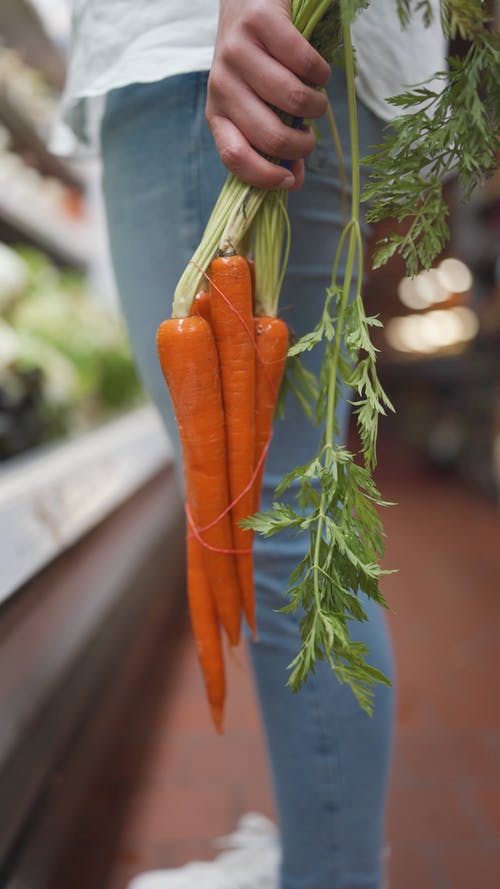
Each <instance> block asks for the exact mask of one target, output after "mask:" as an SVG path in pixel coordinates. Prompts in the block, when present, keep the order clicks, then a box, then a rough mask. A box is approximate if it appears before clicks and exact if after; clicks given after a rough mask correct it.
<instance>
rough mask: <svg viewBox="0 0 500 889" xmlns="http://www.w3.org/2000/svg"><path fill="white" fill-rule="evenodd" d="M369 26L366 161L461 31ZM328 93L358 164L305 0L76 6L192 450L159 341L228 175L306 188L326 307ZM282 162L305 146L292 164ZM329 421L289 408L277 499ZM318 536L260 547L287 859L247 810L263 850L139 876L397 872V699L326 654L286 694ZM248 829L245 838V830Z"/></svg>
mask: <svg viewBox="0 0 500 889" xmlns="http://www.w3.org/2000/svg"><path fill="white" fill-rule="evenodd" d="M436 8H437V7H436ZM353 32H354V39H355V44H356V48H357V74H358V80H357V89H358V97H359V99H360V101H359V128H360V143H361V152H362V154H366V153H367V152H368V148H369V146H370V145H373V144H377V143H379V142H380V141H381V136H382V126H383V121H384V119H385V120H387V119H388V118H390V117H391V115H392V114H393V109H391V106H389V105H388V104H387V103H386V102H385V99H384V97H385V96H387V95H391V94H394V93H396V92H398V91H400V87H401V86H402V85H403V84H405V83H412V82H415V81H418V80H422V79H423V78H425V77H428V76H429V75H430V74H432V73H433V72H434V71H436V70H439V69H442V67H443V57H444V41H443V37H442V34H441V32H440V29H439V27H438V22H437V21H436V22H435V24H434V26H433V27H431V28H430V29H429V30H428V31H425V29H424V27H423V25H422V23H421V22H417V21H414V22H412V23H411V25H410V27H409V28H408V29H407V30H406V31H403V30H401V28H400V26H399V23H398V21H397V17H396V12H395V4H394V2H393V0H373V3H372V4H371V6H370V7H369V9H368V10H366V11H364V12H363V13H362V14H361V15H360V16H359V19H358V20H357V21H356V23H355V25H354V28H353ZM423 46H425V52H423V51H422V47H423ZM306 84H308V85H306ZM324 86H326V93H327V94H328V96H329V98H330V101H331V102H332V104H333V107H334V111H335V116H336V121H337V126H338V129H339V132H340V136H341V141H342V144H343V149H344V152H345V158H346V163H347V165H348V166H349V145H348V117H347V106H346V96H345V82H344V75H343V72H342V71H341V70H340V69H334V70H333V71H332V72H330V70H329V67H328V65H327V64H326V63H325V62H324V60H323V59H322V58H321V57H320V56H319V55H318V54H317V53H316V52H315V50H313V48H312V47H311V46H310V45H309V44H308V43H307V42H306V41H305V40H304V39H303V38H302V37H301V35H300V34H299V33H298V32H297V31H296V30H295V29H294V27H293V25H292V24H291V21H290V9H289V0H267V2H263V0H246V2H242V0H221V2H220V5H219V4H218V3H217V2H215V0H190V2H189V3H185V2H182V0H149V2H148V3H145V4H138V3H135V2H134V0H75V2H74V43H73V54H72V59H71V64H70V69H69V76H68V83H67V87H66V93H65V97H64V101H63V113H64V117H65V120H66V122H67V123H68V124H69V125H70V127H71V129H72V131H73V132H74V133H75V135H76V138H77V139H78V141H79V142H80V143H84V142H87V143H88V142H89V141H90V140H91V133H90V129H91V127H90V124H91V122H92V120H93V118H94V114H93V111H92V108H95V103H96V101H97V100H98V99H99V97H100V100H101V102H102V103H103V105H104V107H103V110H102V116H101V119H100V127H99V131H98V135H99V141H100V149H101V153H102V162H103V192H104V197H105V203H106V212H107V220H108V227H109V238H110V246H111V253H112V260H113V266H114V272H115V276H116V281H117V285H118V290H119V294H120V300H121V305H122V308H123V312H124V314H125V318H126V322H127V325H128V330H129V334H130V339H131V342H132V346H133V349H134V353H135V356H136V360H137V364H138V367H139V370H140V372H141V375H142V378H143V380H144V382H145V385H146V387H147V390H148V392H149V394H150V396H151V398H152V400H153V401H154V402H155V404H156V405H157V407H158V410H159V411H160V413H161V415H162V417H163V419H164V422H165V424H166V427H167V430H168V433H169V435H170V437H171V439H172V441H173V444H174V449H175V451H176V454H177V457H179V443H178V438H177V433H176V428H175V421H174V417H173V412H172V408H171V406H170V403H169V400H168V396H167V393H166V389H165V384H164V381H163V379H162V376H161V371H160V368H159V364H158V361H157V357H156V349H155V334H156V329H157V327H158V325H159V323H160V322H161V321H162V320H163V319H164V318H165V317H168V316H169V315H170V301H171V297H172V294H173V291H174V288H175V285H176V282H177V280H178V277H179V276H180V274H181V272H182V270H183V268H184V267H185V265H186V263H187V262H188V260H189V259H190V256H191V255H192V253H193V251H194V249H195V247H196V246H197V243H198V242H199V240H200V238H201V235H202V232H203V228H204V225H205V223H206V221H207V219H208V216H209V214H210V211H211V208H212V206H213V204H214V202H215V199H216V197H217V194H218V192H219V189H220V187H221V186H222V184H223V181H224V178H225V175H226V173H227V169H230V170H232V171H233V172H234V173H236V174H237V175H238V176H240V177H241V178H243V179H244V180H246V181H247V182H249V183H251V184H253V185H257V186H260V187H263V188H279V187H284V188H287V189H289V190H290V192H291V194H290V199H289V213H290V218H291V224H292V232H293V236H292V248H291V254H290V260H289V265H288V269H287V273H286V277H285V281H284V286H283V292H282V298H281V314H282V317H283V318H284V319H285V320H286V321H287V323H288V324H289V325H290V327H291V328H292V329H293V330H294V332H295V333H296V334H297V335H299V336H300V335H301V334H302V333H304V332H305V331H307V330H310V329H311V327H312V326H313V325H314V324H315V323H316V321H317V319H318V318H319V315H320V312H321V308H322V303H323V299H324V291H325V287H326V285H327V283H328V281H329V276H330V272H331V263H332V257H333V255H334V252H335V244H336V240H337V239H338V236H339V232H340V231H341V226H342V220H341V212H340V206H341V200H340V184H339V168H338V161H337V158H336V156H335V152H334V150H333V147H332V144H331V139H330V138H329V134H328V128H327V125H326V122H325V118H324V116H323V115H324V111H325V107H326V99H325V96H324V94H323V92H321V91H319V90H318V89H316V87H324ZM269 104H271V105H274V106H276V107H278V108H280V109H282V110H283V111H286V112H289V113H292V114H294V115H296V116H300V117H303V118H306V119H308V118H313V119H315V120H316V121H317V127H318V130H319V133H320V136H321V138H320V140H319V141H318V142H317V144H316V141H315V138H314V136H313V133H312V131H311V130H310V129H307V128H306V129H304V130H300V129H298V130H295V129H292V128H290V127H286V126H285V125H284V124H283V123H281V122H280V121H279V119H278V117H277V116H276V115H275V114H274V112H273V111H272V110H271V109H270V108H269ZM264 155H268V156H270V157H272V158H287V159H290V160H291V161H292V162H293V163H292V166H291V169H290V170H288V169H286V168H285V167H283V166H279V165H276V164H272V163H271V162H270V161H268V160H266V159H265V157H264ZM363 175H366V173H364V174H363ZM320 362H321V354H320V352H319V350H315V351H313V352H312V353H311V355H310V357H309V366H310V368H311V369H312V370H316V371H317V370H318V369H319V365H320ZM348 415H349V409H348V404H347V402H344V403H343V404H342V405H341V407H340V411H339V416H338V417H337V420H338V427H339V437H340V439H341V440H345V438H346V434H347V423H348ZM320 434H321V430H318V429H317V428H315V427H314V426H313V425H312V424H310V423H309V422H307V421H306V420H305V419H304V416H303V414H302V413H301V409H300V407H299V406H298V405H297V404H296V403H294V402H293V400H290V401H289V403H288V404H287V407H286V413H285V418H284V419H283V420H280V421H277V422H276V424H275V431H274V437H273V440H272V444H271V447H270V451H269V455H268V460H267V466H266V472H265V477H264V484H263V499H262V508H263V509H265V508H267V507H268V506H269V505H270V503H271V501H272V495H273V491H274V488H275V486H276V484H277V482H278V480H279V479H280V478H281V476H282V475H283V473H284V472H286V471H289V470H290V469H292V468H293V467H295V466H297V465H300V464H302V463H304V462H305V461H306V460H307V459H309V458H310V457H311V455H312V454H313V453H315V452H316V449H317V445H318V437H319V436H320ZM303 546H304V544H303V541H302V540H301V538H300V537H292V536H291V535H290V536H282V535H278V536H276V537H273V538H270V539H268V540H263V539H261V538H260V537H257V539H256V541H255V578H256V602H257V625H258V634H259V638H258V642H252V641H250V642H249V647H250V653H251V662H252V666H253V672H254V675H255V681H256V684H257V690H258V698H259V702H260V707H261V710H262V715H263V721H264V726H265V732H266V738H267V743H268V749H269V756H270V762H271V768H272V777H273V784H274V792H275V798H276V808H277V813H278V822H279V824H278V828H279V854H275V853H276V849H277V848H278V846H277V841H276V840H275V839H274V838H273V837H271V836H270V834H269V831H267V829H266V828H265V827H264V828H263V827H262V823H261V822H259V821H257V823H255V819H254V821H252V819H251V818H250V819H248V818H247V820H246V821H244V822H243V824H242V826H241V829H240V832H239V835H240V840H241V843H240V853H241V854H243V852H244V847H245V843H246V844H247V847H248V848H249V849H250V853H249V854H247V855H246V857H245V856H244V857H243V858H242V857H241V854H240V857H238V850H236V852H234V851H233V854H232V857H231V854H229V853H225V854H223V855H222V856H219V858H218V859H216V860H215V861H214V862H213V863H206V864H204V865H197V866H196V867H194V866H193V865H191V866H187V867H185V868H181V869H179V870H172V871H161V872H157V873H154V874H150V875H143V876H140V877H138V878H137V879H136V880H135V881H134V883H133V886H134V889H177V887H178V889H181V887H188V886H193V887H194V886H196V889H209V887H212V886H213V887H218V889H223V887H226V886H227V887H229V886H231V887H232V889H238V887H241V889H243V887H248V889H252V887H255V889H257V887H269V889H278V886H279V887H280V889H382V886H383V885H385V884H384V873H383V869H384V865H383V858H384V846H385V836H384V834H385V827H384V813H385V802H386V794H387V782H388V773H389V764H390V751H391V737H392V725H393V709H394V693H393V690H392V689H389V688H386V687H382V686H380V687H378V688H377V689H376V692H375V702H374V715H373V717H372V718H369V717H368V716H367V715H366V714H365V713H364V712H363V711H362V710H361V709H360V708H359V706H358V704H357V703H356V701H355V699H354V697H353V695H352V693H351V692H350V690H349V689H348V688H347V687H346V686H345V685H340V684H339V683H338V681H337V679H336V678H335V676H334V674H333V673H332V671H331V669H330V667H329V666H328V665H327V664H326V665H325V664H323V663H320V664H319V666H318V669H317V670H316V673H315V675H313V676H311V677H310V678H309V679H308V681H307V683H306V684H305V685H304V686H303V687H302V689H301V690H300V692H299V693H297V694H296V695H292V694H291V693H290V691H289V689H287V688H286V687H285V683H286V678H287V665H288V664H289V663H290V661H291V660H292V659H293V657H294V656H295V654H296V653H297V650H298V631H297V621H298V617H297V615H294V614H286V615H285V614H282V613H278V609H279V608H280V607H281V606H282V605H283V604H284V599H283V593H284V590H285V589H286V587H287V582H288V578H289V575H290V573H291V571H292V570H293V568H294V567H295V566H296V565H297V563H298V562H299V560H300V558H301V557H302V554H303V552H302V550H303ZM364 604H365V608H366V610H367V612H368V615H369V620H368V622H367V623H365V624H363V625H356V626H353V629H352V635H353V637H354V638H356V639H358V640H360V641H363V642H365V643H366V645H367V647H368V649H369V651H370V658H369V660H370V662H371V663H373V664H374V665H375V666H376V667H378V668H379V669H381V670H382V671H383V672H384V673H385V674H386V675H387V676H389V677H392V676H393V666H392V656H391V647H390V642H389V638H388V633H387V628H386V624H385V620H384V616H383V614H382V612H381V610H380V609H379V608H378V607H377V606H373V605H372V604H371V603H370V602H365V603H364ZM259 836H260V840H259V841H258V842H257V840H256V837H257V838H258V837H259ZM232 842H233V845H234V844H236V846H238V839H234V840H233V841H232ZM256 842H257V846H255V845H253V846H252V843H254V844H255V843H256ZM257 847H258V848H259V854H258V855H256V854H254V851H253V849H254V848H257ZM273 849H274V850H275V851H274V852H271V851H270V850H273ZM193 868H194V869H193Z"/></svg>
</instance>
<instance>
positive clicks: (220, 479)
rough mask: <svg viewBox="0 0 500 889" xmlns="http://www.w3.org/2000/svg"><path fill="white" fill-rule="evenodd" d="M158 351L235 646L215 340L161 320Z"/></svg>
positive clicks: (212, 579) (192, 500) (194, 505)
mask: <svg viewBox="0 0 500 889" xmlns="http://www.w3.org/2000/svg"><path fill="white" fill-rule="evenodd" d="M157 346H158V355H159V359H160V364H161V368H162V371H163V375H164V377H165V381H166V383H167V386H168V389H169V391H170V396H171V398H172V402H173V406H174V410H175V415H176V417H177V425H178V427H179V435H180V439H181V444H182V452H183V463H184V476H185V480H186V494H187V502H188V507H189V510H190V514H191V516H192V520H193V523H194V525H195V527H196V528H197V529H199V534H200V537H201V538H202V539H203V541H204V543H205V544H206V546H203V560H204V564H205V569H206V572H207V577H208V583H209V585H210V589H211V590H212V593H213V596H214V602H215V607H216V610H217V614H218V616H219V618H220V621H221V623H222V625H223V627H224V629H225V630H226V632H227V634H228V636H229V640H230V642H231V643H232V644H233V645H236V644H237V643H238V641H239V636H240V620H241V617H240V615H241V597H240V592H239V584H238V576H237V569H236V559H235V556H234V555H233V554H232V553H231V552H227V551H228V550H229V551H230V550H232V549H233V548H234V543H233V536H232V531H231V520H230V516H229V514H228V512H227V508H228V506H229V490H228V480H227V478H228V477H227V452H226V438H225V431H224V413H223V407H222V394H221V385H220V373H219V362H218V358H217V350H216V347H215V341H214V338H213V334H212V331H211V329H210V327H209V325H208V324H207V322H206V321H205V319H204V318H202V317H201V315H193V316H192V317H189V318H169V319H168V320H167V321H163V323H162V324H161V325H160V327H159V328H158V334H157ZM204 529H205V530H204ZM221 550H222V551H221Z"/></svg>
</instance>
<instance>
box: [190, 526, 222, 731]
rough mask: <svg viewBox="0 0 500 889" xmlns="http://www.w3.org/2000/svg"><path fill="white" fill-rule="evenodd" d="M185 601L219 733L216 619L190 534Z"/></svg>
mask: <svg viewBox="0 0 500 889" xmlns="http://www.w3.org/2000/svg"><path fill="white" fill-rule="evenodd" d="M187 565H188V584H187V588H188V601H189V611H190V615H191V626H192V628H193V635H194V638H195V640H196V647H197V651H198V658H199V661H200V664H201V668H202V671H203V675H204V677H205V687H206V690H207V698H208V702H209V704H210V709H211V711H212V718H213V721H214V723H215V727H216V729H217V731H218V732H219V733H221V732H222V716H223V711H224V699H225V696H226V677H225V670H224V658H223V653H222V640H221V635H220V629H219V622H218V620H217V614H216V611H215V605H214V601H213V597H212V591H211V589H210V586H209V583H208V578H207V574H206V571H205V564H204V559H203V546H202V545H201V543H200V542H199V541H198V540H197V539H196V537H195V536H194V535H193V534H188V538H187Z"/></svg>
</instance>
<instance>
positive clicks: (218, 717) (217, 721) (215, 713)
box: [211, 704, 224, 735]
mask: <svg viewBox="0 0 500 889" xmlns="http://www.w3.org/2000/svg"><path fill="white" fill-rule="evenodd" d="M211 710H212V719H213V721H214V725H215V729H216V732H217V734H218V735H223V734H224V726H223V724H222V720H223V716H224V712H223V708H222V707H218V706H216V705H215V704H212V707H211Z"/></svg>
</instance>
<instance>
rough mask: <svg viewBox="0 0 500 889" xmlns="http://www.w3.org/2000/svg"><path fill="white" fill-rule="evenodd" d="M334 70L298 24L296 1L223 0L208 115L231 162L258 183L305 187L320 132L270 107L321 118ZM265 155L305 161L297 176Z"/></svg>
mask: <svg viewBox="0 0 500 889" xmlns="http://www.w3.org/2000/svg"><path fill="white" fill-rule="evenodd" d="M329 74H330V69H329V66H328V64H327V63H326V62H325V61H324V59H322V58H321V56H320V55H319V53H318V52H316V50H315V49H313V47H312V46H310V44H309V43H308V42H307V40H305V39H304V38H303V37H302V36H301V34H299V32H298V31H297V29H296V28H295V27H294V26H293V24H292V22H291V20H290V2H289V0H246V2H245V3H244V4H242V3H241V0H221V2H220V15H219V29H218V33H217V40H216V44H215V49H214V60H213V64H212V69H211V73H210V77H209V81H208V99H207V106H206V118H207V121H208V125H209V127H210V129H211V131H212V135H213V136H214V139H215V143H216V146H217V150H218V152H219V154H220V156H221V159H222V161H223V163H224V164H225V166H226V167H227V168H228V169H229V170H231V171H232V172H233V173H235V175H237V176H239V178H241V179H243V180H245V181H246V182H248V183H249V184H251V185H255V186H257V187H259V188H297V187H299V186H300V184H301V182H302V180H303V171H304V165H303V163H302V161H303V159H304V158H305V157H307V155H308V154H310V152H311V151H312V150H313V148H314V144H315V143H314V136H313V134H312V133H311V131H310V130H309V129H301V128H293V127H289V126H287V125H286V124H284V123H283V121H282V120H280V118H279V117H278V115H277V114H276V113H275V111H274V110H273V108H271V107H269V106H273V107H274V108H276V109H278V110H280V111H283V112H285V113H286V114H289V115H291V116H292V117H293V118H295V119H304V118H305V119H308V118H317V117H321V115H322V114H324V112H325V110H326V105H327V101H326V97H325V96H324V95H323V94H322V93H321V92H319V91H318V90H317V89H315V88H314V87H315V86H321V85H323V84H324V83H325V82H326V80H327V79H328V77H329ZM303 81H307V83H304V82H303ZM311 84H312V85H311ZM262 154H264V155H267V156H268V157H269V158H271V159H273V160H276V161H281V160H288V161H292V162H297V161H299V162H300V163H296V164H294V166H293V173H290V172H289V171H286V170H285V169H284V168H283V167H281V168H280V167H279V166H278V165H277V164H272V163H270V161H269V160H268V159H267V158H264V157H262Z"/></svg>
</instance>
